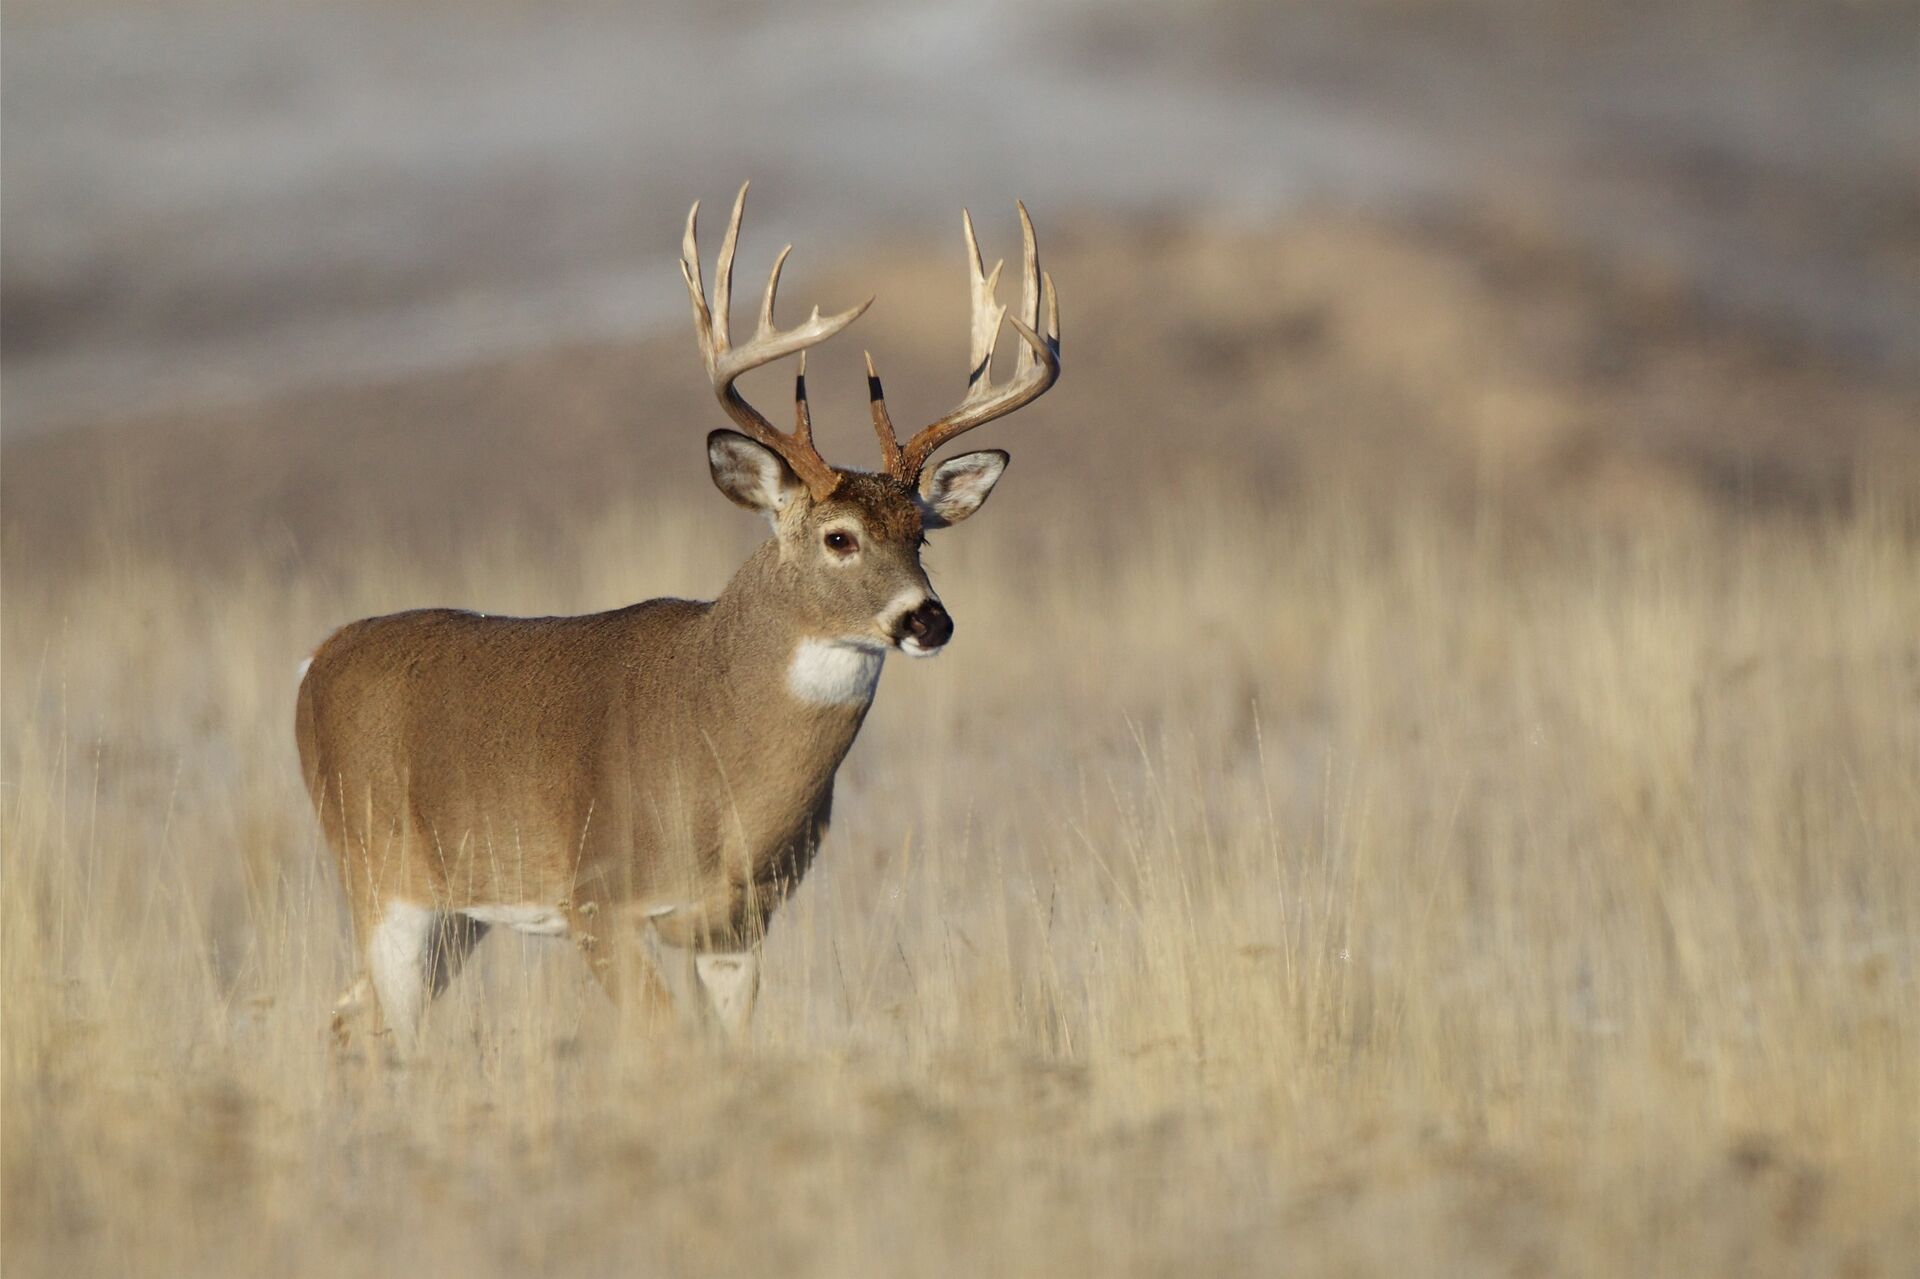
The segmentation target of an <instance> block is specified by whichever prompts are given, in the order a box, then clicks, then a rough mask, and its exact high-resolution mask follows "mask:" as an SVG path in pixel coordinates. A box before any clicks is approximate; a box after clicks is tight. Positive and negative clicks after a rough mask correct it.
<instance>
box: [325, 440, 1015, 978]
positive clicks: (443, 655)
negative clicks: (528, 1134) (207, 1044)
mask: <svg viewBox="0 0 1920 1279" xmlns="http://www.w3.org/2000/svg"><path fill="white" fill-rule="evenodd" d="M722 434H724V433H722ZM733 438H735V439H737V438H738V437H733ZM759 456H760V455H759V454H758V453H755V454H753V458H754V459H755V460H758V459H759ZM767 456H768V457H771V454H768V455H767ZM779 475H780V476H781V477H782V482H783V483H784V482H787V481H791V479H792V477H791V474H790V473H789V472H786V471H785V470H784V468H782V469H781V470H780V471H779ZM716 481H722V476H721V474H720V472H719V470H718V469H716ZM723 487H725V483H724V482H723ZM731 495H733V494H732V493H731V492H730V496H731ZM982 496H984V495H982ZM736 500H740V499H739V498H738V497H737V496H736ZM771 513H772V514H773V515H774V517H775V520H776V536H775V537H773V538H772V539H770V540H769V541H767V542H766V543H764V544H763V545H762V546H761V547H760V548H759V549H758V550H757V551H755V552H754V553H753V555H752V556H751V557H750V558H749V559H748V560H747V562H746V563H745V564H744V565H743V566H742V567H741V568H740V570H739V571H738V572H737V573H736V574H735V575H734V577H733V580H732V581H731V582H730V583H729V584H728V585H727V588H726V590H725V591H723V592H722V593H721V594H720V596H719V598H718V599H715V600H713V601H712V602H693V601H687V600H673V599H659V600H649V601H647V602H645V603H641V604H635V605H633V606H631V607H628V608H623V609H617V610H614V611H612V612H608V613H596V614H591V615H587V616H581V617H541V618H510V617H487V616H483V615H480V614H475V613H466V612H459V611H454V610H447V609H430V610H417V611H413V612H406V613H396V614H393V615H391V616H386V617H375V618H369V619H367V620H365V621H360V622H355V623H353V624H351V625H349V626H346V627H343V628H342V629H341V630H339V631H338V632H336V633H335V634H334V635H333V636H332V637H330V638H329V639H328V640H327V641H326V642H325V643H324V644H322V645H321V647H320V649H319V651H318V652H316V653H315V654H314V658H313V662H312V665H311V667H310V669H309V670H308V672H307V675H306V678H305V679H304V681H303V682H302V684H301V687H300V695H299V703H298V709H297V714H296V736H297V738H298V742H299V749H300V761H301V767H302V770H303V773H304V776H305V780H306V783H307V786H308V789H309V792H310V793H311V795H312V798H313V802H314V805H315V808H316V810H317V811H318V813H319V816H320V820H321V824H322V828H323V830H324V831H325V834H326V838H327V841H328V843H329V845H330V846H331V847H332V849H333V851H334V853H335V854H336V856H337V857H338V859H339V863H340V871H341V877H342V880H343V882H344V884H345V887H346V891H347V897H348V900H349V902H350V903H351V911H352V916H353V922H354V927H355V931H356V934H357V936H358V937H359V939H360V942H361V945H362V947H363V948H364V947H366V946H367V945H368V943H369V941H370V938H371V936H372V932H373V930H374V929H375V927H376V926H377V925H378V924H379V921H380V918H381V915H382V912H383V910H384V909H385V908H386V906H387V904H388V903H391V902H395V901H399V902H407V903H413V904H416V905H421V906H424V907H427V908H428V909H431V910H433V911H435V912H438V913H439V914H441V915H447V914H448V913H450V912H456V911H459V910H461V909H463V908H468V907H474V906H489V905H501V904H508V905H512V904H538V905H541V906H553V907H558V908H559V909H560V910H561V911H563V912H564V914H565V916H566V919H567V921H568V924H569V926H570V929H571V931H572V935H573V936H574V937H575V939H576V940H577V941H579V942H580V944H582V945H583V946H585V947H587V948H588V949H589V950H590V951H593V950H594V949H595V948H596V947H598V948H600V950H599V952H598V957H597V959H596V971H597V972H598V973H599V974H600V975H601V976H602V977H603V979H605V980H608V982H609V985H610V986H611V985H614V984H615V982H614V979H613V978H612V977H611V976H610V974H609V971H608V970H609V967H610V966H609V964H608V962H607V961H606V959H605V954H606V953H607V950H608V947H609V943H611V942H612V941H613V940H615V939H616V938H617V937H620V936H621V935H623V934H631V933H632V932H633V931H634V930H636V929H639V928H643V927H646V926H648V925H647V921H649V920H650V921H651V926H652V927H653V928H654V929H655V930H656V931H657V932H658V934H659V936H660V938H661V939H662V940H663V941H665V942H667V943H669V944H671V945H676V946H684V947H689V948H693V949H696V950H702V951H707V950H713V951H743V950H748V949H751V948H752V947H753V946H755V945H756V944H757V942H758V941H759V939H760V937H761V936H762V935H763V933H764V931H765V928H766V925H767V922H768V920H769V918H770V917H771V915H772V912H773V910H774V909H775V907H777V906H778V904H779V903H780V901H781V900H782V899H783V898H784V897H785V895H786V894H787V893H788V892H789V891H790V890H791V888H792V887H793V885H794V884H795V883H796V882H797V881H798V880H799V878H800V876H801V875H802V874H804V873H805V871H806V869H807V867H808V865H809V864H810V863H811V861H812V860H813V857H814V855H815V853H816V852H817V850H818V848H819V843H820V840H821V838H822V836H823V835H824V834H825V832H826V828H827V821H828V816H829V811H830V808H831V804H832V797H833V777H834V772H835V770H836V769H837V768H838V767H839V764H840V761H841V760H842V759H843V758H844V757H845V755H846V753H847V750H848V748H849V747H850V746H851V745H852V744H853V740H854V736H855V734H857V733H858V732H859V730H860V725H861V722H862V721H863V720H864V718H865V716H866V711H867V705H866V703H864V702H861V703H858V704H847V705H839V704H836V705H816V704H813V703H810V702H807V701H804V700H802V699H800V698H798V697H796V696H794V695H793V694H792V693H791V692H790V690H789V688H788V686H787V678H788V669H789V666H790V664H791V662H792V660H793V653H794V650H795V647H796V645H797V644H798V643H799V642H800V641H801V640H803V639H807V638H809V637H816V638H826V639H833V638H839V637H843V636H849V635H864V636H871V637H875V639H876V642H877V637H878V634H879V633H878V632H877V631H876V629H875V627H876V620H875V619H876V615H877V614H878V613H880V612H881V610H883V609H885V608H886V607H888V606H889V602H890V601H893V600H895V599H897V598H899V597H900V596H901V595H902V593H903V591H906V592H908V593H911V591H912V589H913V588H915V587H917V588H918V589H919V590H921V591H923V592H925V591H928V588H927V584H926V577H925V574H924V572H923V570H922V569H921V567H920V562H919V547H920V544H921V540H922V536H921V529H922V517H921V499H919V498H918V497H917V495H915V494H914V493H912V492H911V491H909V490H908V489H906V487H905V486H904V485H902V484H900V483H899V482H898V481H896V480H894V479H892V478H891V477H887V476H880V475H870V474H866V473H862V472H844V473H842V476H841V482H840V483H839V484H838V485H837V486H836V488H835V490H834V491H833V493H832V494H831V495H830V496H828V497H826V498H825V499H823V500H821V501H818V502H815V501H812V500H810V499H809V498H807V497H806V496H805V495H804V493H803V491H802V490H801V489H800V488H799V486H798V485H797V484H790V485H789V492H788V496H787V500H785V502H784V505H782V506H781V507H780V508H778V509H777V510H776V511H773V512H771ZM847 527H853V528H856V529H857V530H858V536H859V539H860V542H861V547H860V559H859V561H858V563H857V564H856V565H854V566H848V565H846V564H836V563H833V562H831V559H830V557H831V552H829V551H827V550H826V549H824V546H823V543H822V537H823V536H824V533H823V530H825V531H829V532H830V531H832V530H833V529H835V528H847ZM662 912H664V913H662ZM478 931H484V929H480V930H478ZM475 937H477V933H475ZM471 940H472V939H468V938H465V937H464V935H463V938H462V939H461V943H460V944H459V945H458V946H457V947H456V946H453V945H452V944H451V939H449V938H445V937H443V938H442V939H441V943H440V945H441V947H442V949H443V951H446V952H449V953H448V954H446V955H444V956H443V957H445V958H449V959H451V960H452V961H453V963H450V964H449V967H451V966H453V964H457V959H458V956H459V954H462V953H464V950H465V949H466V948H467V946H470V945H471ZM439 980H440V978H435V979H434V980H433V981H432V982H431V983H430V984H431V985H435V986H437V984H438V981H439ZM641 980H642V981H643V982H645V983H647V984H648V985H649V987H652V986H654V985H655V984H656V982H655V979H654V978H653V977H652V976H651V975H645V976H643V977H642V978H641ZM429 997H430V996H429Z"/></svg>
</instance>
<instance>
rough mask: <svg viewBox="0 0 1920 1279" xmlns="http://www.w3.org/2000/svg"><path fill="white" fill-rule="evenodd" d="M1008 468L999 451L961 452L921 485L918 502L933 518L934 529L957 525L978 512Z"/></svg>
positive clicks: (1005, 456)
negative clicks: (919, 500) (919, 501)
mask: <svg viewBox="0 0 1920 1279" xmlns="http://www.w3.org/2000/svg"><path fill="white" fill-rule="evenodd" d="M1006 469H1007V455H1006V454H1005V453H1002V452H1001V451H1000V450H998V449H989V450H987V451H986V452H982V453H963V454H961V455H960V456H959V457H955V458H949V459H948V460H947V461H945V462H942V463H941V464H940V466H939V468H938V469H937V470H935V471H934V472H933V474H932V475H930V476H928V477H927V478H926V480H925V482H923V483H922V484H921V486H920V496H921V502H922V505H923V507H924V509H925V510H926V512H927V513H929V514H930V515H931V516H932V517H933V518H932V519H931V520H929V521H928V523H929V525H930V526H931V527H933V528H940V527H942V526H944V525H948V524H958V523H959V522H960V521H961V520H964V519H966V518H967V516H969V515H972V514H973V513H974V512H975V511H977V510H979V509H980V504H981V503H982V502H985V501H986V500H987V494H989V493H991V492H993V486H994V485H995V484H997V483H999V481H1000V475H1001V473H1002V472H1003V471H1005V470H1006Z"/></svg>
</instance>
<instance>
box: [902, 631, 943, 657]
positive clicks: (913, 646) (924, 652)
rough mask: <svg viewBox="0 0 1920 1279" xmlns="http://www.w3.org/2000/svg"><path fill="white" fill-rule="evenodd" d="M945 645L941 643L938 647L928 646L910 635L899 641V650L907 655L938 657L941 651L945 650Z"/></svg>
mask: <svg viewBox="0 0 1920 1279" xmlns="http://www.w3.org/2000/svg"><path fill="white" fill-rule="evenodd" d="M946 647H947V646H946V645H945V644H942V645H941V646H940V647H939V648H928V647H927V646H926V645H925V644H922V643H921V642H920V641H919V640H917V639H915V638H913V636H911V635H909V636H907V638H905V639H903V640H901V641H900V651H901V652H902V653H905V654H906V655H907V656H908V657H938V656H940V654H941V653H942V652H944V651H946Z"/></svg>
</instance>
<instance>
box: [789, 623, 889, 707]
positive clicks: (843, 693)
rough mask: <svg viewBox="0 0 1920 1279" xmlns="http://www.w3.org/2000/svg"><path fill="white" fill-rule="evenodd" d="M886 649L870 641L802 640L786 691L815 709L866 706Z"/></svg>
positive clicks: (790, 667) (878, 676) (796, 651)
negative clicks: (816, 707)
mask: <svg viewBox="0 0 1920 1279" xmlns="http://www.w3.org/2000/svg"><path fill="white" fill-rule="evenodd" d="M886 655H887V652H886V649H885V648H883V647H882V646H881V645H880V643H879V641H877V640H868V639H843V640H824V639H803V640H801V641H800V642H799V644H797V645H795V646H794V650H793V660H792V662H790V663H789V664H788V665H787V691H788V692H790V693H792V694H793V695H794V696H795V697H797V698H799V699H800V700H801V701H803V702H807V703H810V704H812V705H814V706H865V705H866V704H867V703H868V702H871V701H872V700H873V690H874V688H875V686H876V685H878V684H879V682H880V665H881V663H882V662H884V661H885V660H886Z"/></svg>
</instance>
